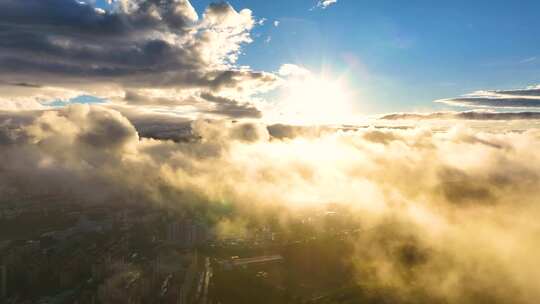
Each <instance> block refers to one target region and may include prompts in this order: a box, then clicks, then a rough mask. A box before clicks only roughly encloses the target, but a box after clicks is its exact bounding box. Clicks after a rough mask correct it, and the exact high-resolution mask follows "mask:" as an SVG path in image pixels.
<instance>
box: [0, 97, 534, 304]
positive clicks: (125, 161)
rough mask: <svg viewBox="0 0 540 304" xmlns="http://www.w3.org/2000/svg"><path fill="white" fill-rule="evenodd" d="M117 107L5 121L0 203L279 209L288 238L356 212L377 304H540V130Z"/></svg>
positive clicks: (365, 278)
mask: <svg viewBox="0 0 540 304" xmlns="http://www.w3.org/2000/svg"><path fill="white" fill-rule="evenodd" d="M204 97H207V98H209V99H215V100H214V101H212V102H215V103H218V104H219V103H225V104H227V103H228V102H229V101H227V100H220V99H219V98H216V97H215V96H210V95H209V96H204ZM115 107H116V108H118V109H120V111H117V110H113V109H112V108H111V107H104V106H97V105H71V106H68V107H66V108H62V109H54V110H46V111H32V112H30V111H25V112H3V113H0V159H2V162H0V197H2V198H3V199H16V198H21V197H25V198H27V199H28V198H32V197H36V198H39V197H40V196H42V195H45V194H50V193H55V194H57V195H59V196H62V197H65V199H66V200H77V201H80V202H92V201H100V202H104V201H105V202H111V203H113V202H122V201H124V202H130V203H136V202H139V203H144V204H157V205H159V206H162V207H163V208H173V209H182V210H184V209H188V210H189V209H190V208H196V210H197V212H199V213H201V214H203V215H206V216H208V218H209V219H212V220H211V221H214V223H216V224H217V226H218V227H221V226H223V225H225V224H226V223H233V222H234V223H236V222H238V220H237V219H240V218H241V219H243V222H245V223H249V222H250V221H256V220H260V221H265V220H268V218H266V217H267V216H270V214H272V211H271V210H280V211H279V212H280V215H279V216H280V218H281V220H280V221H281V222H283V223H284V225H285V226H284V227H285V228H284V229H286V227H287V224H286V223H287V222H288V221H291V220H294V219H295V218H297V217H299V216H301V214H302V212H301V211H300V210H306V209H313V210H319V209H320V208H324V206H327V205H329V204H330V205H332V206H344V208H347V210H348V211H347V214H349V215H350V216H354V217H355V218H358V220H360V221H361V223H362V225H363V226H364V227H365V228H366V229H365V230H364V232H362V233H359V234H358V235H356V236H351V238H352V240H351V246H353V248H355V249H354V250H353V251H352V252H346V253H343V254H344V258H346V259H348V260H351V261H353V266H352V267H353V269H354V270H355V271H356V272H357V274H358V276H359V278H360V279H359V283H358V284H359V286H361V287H362V288H368V290H371V291H372V292H373V294H378V295H380V296H381V297H384V298H387V299H390V298H393V297H395V298H397V299H401V300H404V301H407V302H411V303H417V302H421V301H420V300H422V299H423V300H425V301H426V302H430V303H433V302H437V301H443V302H446V303H481V302H490V303H495V302H502V303H508V302H512V303H534V302H535V301H536V299H537V298H538V297H539V296H540V294H539V291H538V288H536V282H538V279H540V272H539V271H538V268H537V267H530V265H534V263H536V260H537V257H536V255H535V254H534V253H535V252H538V250H540V243H539V242H538V238H537V235H538V227H537V226H538V225H537V224H536V223H537V220H536V219H537V217H538V214H539V212H540V209H538V206H537V205H538V204H537V203H536V198H537V197H538V196H539V195H540V193H539V189H540V175H539V174H538V172H540V158H539V157H538V155H537V153H536V152H535V151H537V150H538V149H540V133H539V132H538V130H535V129H530V130H526V131H524V132H512V131H508V130H503V131H500V132H492V131H482V130H478V129H477V130H474V129H468V128H463V127H454V128H451V129H449V130H447V131H443V132H441V131H440V130H434V129H430V128H427V127H413V128H409V129H389V128H378V129H375V128H362V129H356V130H352V129H348V130H344V129H340V130H339V129H330V128H326V129H320V128H319V129H317V128H309V127H294V126H286V125H274V126H265V125H263V124H260V123H247V122H242V123H241V122H233V121H230V120H207V119H198V120H195V121H188V120H185V119H184V120H179V119H178V118H177V117H174V116H173V115H170V114H166V115H165V114H163V115H157V114H156V113H155V112H148V113H144V112H142V111H140V110H138V109H134V108H133V107H130V106H115ZM122 113H123V114H122ZM490 123H491V124H493V126H494V125H497V124H500V123H499V122H496V121H495V122H490ZM502 124H503V125H504V124H505V123H504V122H503V123H502ZM494 129H496V128H494V127H490V128H484V129H483V130H494ZM143 133H146V134H147V135H148V137H153V138H144V137H141V134H143ZM175 133H176V134H178V137H177V138H173V139H175V141H173V140H169V139H168V136H169V135H172V134H175ZM181 135H185V136H181ZM156 138H166V139H164V140H159V139H156ZM216 168H219V170H216ZM411 180H414V183H411ZM224 205H226V206H228V207H227V208H228V209H230V210H234V211H233V213H232V214H230V215H226V214H225V215H224V214H223V213H222V211H220V210H223V206H224ZM276 207H277V208H276ZM220 223H221V224H220ZM239 225H240V224H239ZM240 230H241V229H240Z"/></svg>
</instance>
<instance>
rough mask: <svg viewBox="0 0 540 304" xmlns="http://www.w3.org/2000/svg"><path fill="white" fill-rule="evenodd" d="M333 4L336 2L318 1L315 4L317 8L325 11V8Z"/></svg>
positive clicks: (332, 0)
mask: <svg viewBox="0 0 540 304" xmlns="http://www.w3.org/2000/svg"><path fill="white" fill-rule="evenodd" d="M335 3H337V0H319V2H318V3H317V7H319V8H322V9H326V8H327V7H329V6H330V5H333V4H335Z"/></svg>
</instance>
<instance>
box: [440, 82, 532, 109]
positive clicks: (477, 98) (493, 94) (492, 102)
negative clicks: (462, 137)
mask: <svg viewBox="0 0 540 304" xmlns="http://www.w3.org/2000/svg"><path fill="white" fill-rule="evenodd" d="M435 102H439V103H445V104H448V105H454V106H462V107H485V108H539V107H540V87H539V86H531V87H528V88H526V89H516V90H491V91H489V90H488V91H476V92H473V93H470V94H467V95H463V96H461V97H457V98H448V99H439V100H436V101H435Z"/></svg>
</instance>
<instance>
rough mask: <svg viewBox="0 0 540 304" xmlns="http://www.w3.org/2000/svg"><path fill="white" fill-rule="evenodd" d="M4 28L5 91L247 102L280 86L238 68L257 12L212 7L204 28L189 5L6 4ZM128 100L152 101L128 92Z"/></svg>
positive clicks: (146, 0) (166, 102) (0, 36)
mask: <svg viewBox="0 0 540 304" xmlns="http://www.w3.org/2000/svg"><path fill="white" fill-rule="evenodd" d="M0 20H1V21H0V82H3V83H4V84H10V83H11V84H17V85H28V86H32V87H34V88H39V87H40V86H55V87H66V88H71V89H79V90H83V91H84V90H85V89H86V88H88V87H91V89H92V92H95V93H96V94H98V95H102V96H107V94H110V87H111V86H116V87H117V88H119V89H120V90H122V89H124V90H127V91H132V90H133V89H144V88H151V89H174V90H177V91H181V90H189V91H190V92H195V91H196V90H200V91H211V92H213V94H218V93H219V92H220V91H228V92H229V95H231V94H240V95H242V96H244V97H249V96H250V95H251V94H253V93H256V92H259V91H264V90H267V89H269V88H271V87H273V85H274V84H275V82H276V76H274V75H273V74H271V73H265V72H257V71H251V70H249V69H245V68H244V69H239V68H236V67H235V62H236V59H237V57H238V55H239V53H240V50H241V45H242V44H244V43H249V42H250V41H251V38H250V35H249V32H250V30H251V29H252V27H253V26H254V25H255V20H254V18H253V17H252V15H251V11H249V10H242V11H240V12H237V11H236V10H234V8H232V7H231V6H230V5H229V4H227V3H225V2H221V3H218V4H211V5H210V6H209V7H208V8H207V10H206V11H205V12H204V14H203V15H202V17H201V18H199V16H198V15H197V13H196V12H195V10H194V9H193V7H192V6H191V4H190V2H189V1H188V0H137V1H118V2H116V7H115V9H113V10H110V11H103V10H98V9H95V8H94V7H93V6H91V5H89V4H85V3H82V2H80V1H76V0H51V1H41V0H25V1H18V0H6V1H0ZM199 93H200V92H196V94H199ZM178 96H181V97H182V98H185V99H186V102H190V101H193V98H192V97H189V96H186V94H178ZM178 96H177V97H176V98H172V99H170V98H169V99H168V98H162V99H153V100H151V102H150V103H151V104H153V105H156V104H159V105H162V106H171V105H172V104H178V103H180V101H179V98H180V97H178ZM127 99H128V100H129V101H131V102H134V103H137V102H139V103H140V102H141V101H143V100H146V101H149V100H150V99H149V98H146V97H145V98H143V97H141V96H135V95H134V93H132V92H129V93H128V94H127ZM171 100H176V101H175V102H170V101H171ZM161 102H162V104H161ZM203 109H204V105H203ZM216 111H217V112H220V113H222V114H224V115H230V116H232V117H241V116H242V117H243V116H247V117H259V116H260V113H258V110H257V109H255V108H254V106H252V105H251V106H247V105H246V106H241V105H239V104H238V103H222V104H221V105H220V106H219V107H218V109H216ZM203 112H204V111H203Z"/></svg>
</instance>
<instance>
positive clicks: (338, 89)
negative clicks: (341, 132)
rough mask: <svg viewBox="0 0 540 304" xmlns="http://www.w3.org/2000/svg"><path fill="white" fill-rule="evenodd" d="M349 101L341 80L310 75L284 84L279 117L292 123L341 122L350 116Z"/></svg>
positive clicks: (351, 104) (350, 104) (347, 92)
mask: <svg viewBox="0 0 540 304" xmlns="http://www.w3.org/2000/svg"><path fill="white" fill-rule="evenodd" d="M352 99H353V98H352V92H351V90H350V89H348V88H347V86H346V84H345V82H344V81H343V79H341V78H335V79H333V78H331V77H329V76H326V75H309V76H305V77H302V78H300V79H294V80H292V81H290V83H289V84H288V85H287V88H286V89H285V90H284V92H283V96H282V98H281V104H282V107H281V110H282V114H281V115H282V118H284V119H285V120H286V121H287V122H290V123H295V124H335V123H343V122H346V121H350V120H351V118H352V116H353V113H354V107H353V100H352Z"/></svg>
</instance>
